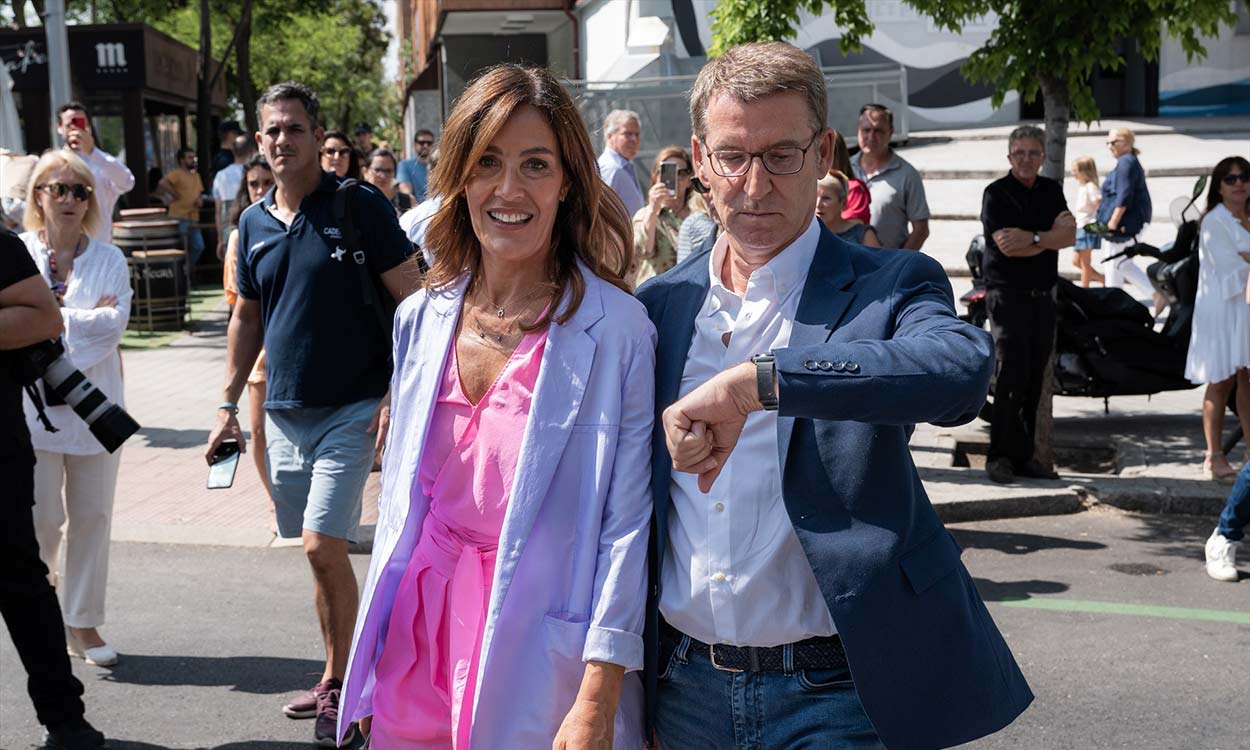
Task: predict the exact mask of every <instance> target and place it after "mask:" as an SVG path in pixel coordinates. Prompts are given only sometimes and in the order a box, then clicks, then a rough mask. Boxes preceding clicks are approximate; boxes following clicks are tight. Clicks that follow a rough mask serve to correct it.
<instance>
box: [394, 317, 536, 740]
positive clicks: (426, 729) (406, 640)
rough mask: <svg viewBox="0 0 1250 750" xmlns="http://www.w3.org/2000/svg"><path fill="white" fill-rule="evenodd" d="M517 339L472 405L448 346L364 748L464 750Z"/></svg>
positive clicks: (514, 413)
mask: <svg viewBox="0 0 1250 750" xmlns="http://www.w3.org/2000/svg"><path fill="white" fill-rule="evenodd" d="M546 341H547V333H546V330H545V329H542V330H539V331H534V332H532V333H530V334H528V335H526V336H525V338H524V339H522V340H521V343H520V344H518V345H517V348H516V351H514V352H513V354H512V357H511V358H510V359H509V360H508V362H507V364H505V365H504V367H503V369H502V370H501V371H500V373H499V377H498V379H497V380H496V381H495V382H494V384H492V385H491V387H490V388H489V389H487V391H486V393H485V394H484V395H483V396H482V398H481V400H480V401H479V402H478V403H477V404H476V405H474V404H472V403H470V401H469V399H468V398H467V397H465V395H464V392H463V390H461V386H460V370H459V366H458V362H457V360H456V347H455V344H454V342H453V345H452V346H451V351H450V352H449V353H448V355H447V356H448V360H449V362H448V363H447V367H445V368H443V369H444V375H443V381H442V384H441V385H440V387H439V393H438V399H437V402H436V405H435V408H434V412H433V414H432V415H431V417H430V429H429V434H428V436H427V437H426V443H425V450H424V452H423V454H422V458H421V466H420V467H419V468H418V470H417V476H416V480H415V481H414V482H413V487H412V492H413V494H414V495H415V493H417V492H421V493H423V494H424V495H425V497H427V498H429V500H430V509H429V512H428V514H427V515H426V517H425V523H424V525H423V526H422V529H421V537H420V540H419V541H418V542H417V546H416V548H415V549H414V550H413V553H412V558H411V560H410V561H409V563H408V568H407V570H406V571H405V573H404V577H403V579H402V581H401V582H400V584H399V591H398V595H397V596H396V599H395V605H394V608H393V609H392V610H391V618H390V625H389V627H388V629H387V636H386V645H385V646H384V647H383V649H382V654H381V656H380V657H379V658H378V663H377V667H376V670H375V675H376V678H377V682H376V687H375V689H374V695H373V725H372V729H371V731H372V739H371V746H372V747H375V748H378V750H418V749H419V750H447V749H449V748H458V749H459V750H467V748H468V747H469V729H470V726H471V724H472V712H473V708H472V707H473V695H474V692H475V690H476V682H477V670H478V652H479V651H480V650H481V645H482V632H483V630H484V628H485V626H486V609H487V606H488V604H489V601H490V588H491V581H492V580H493V579H494V572H495V550H496V547H497V546H498V544H499V533H500V530H501V529H502V528H503V520H504V513H505V512H506V511H507V508H508V498H509V497H510V496H511V493H512V480H513V475H514V474H515V471H516V464H517V456H518V455H519V453H520V449H521V438H522V436H523V435H524V434H525V422H526V418H527V417H528V416H529V410H530V401H531V399H532V397H533V394H534V386H535V383H536V382H537V381H538V369H539V366H540V364H541V363H542V355H543V348H544V347H545V345H546Z"/></svg>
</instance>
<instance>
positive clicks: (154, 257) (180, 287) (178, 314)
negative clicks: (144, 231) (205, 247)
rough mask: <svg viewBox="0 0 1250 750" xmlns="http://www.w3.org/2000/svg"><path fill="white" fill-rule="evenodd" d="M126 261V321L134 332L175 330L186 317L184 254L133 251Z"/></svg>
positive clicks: (167, 251) (176, 251)
mask: <svg viewBox="0 0 1250 750" xmlns="http://www.w3.org/2000/svg"><path fill="white" fill-rule="evenodd" d="M127 262H128V263H129V264H130V288H131V289H133V290H134V297H133V298H131V301H130V323H129V325H128V327H129V328H130V329H132V330H136V331H178V330H181V329H182V327H183V323H184V321H185V320H186V316H187V270H186V263H187V254H186V253H184V252H183V251H181V250H135V251H133V252H131V254H130V257H129V258H128V259H127Z"/></svg>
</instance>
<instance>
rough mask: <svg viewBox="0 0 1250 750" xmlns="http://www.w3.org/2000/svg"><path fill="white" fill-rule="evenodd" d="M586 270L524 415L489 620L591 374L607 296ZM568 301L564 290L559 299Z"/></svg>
mask: <svg viewBox="0 0 1250 750" xmlns="http://www.w3.org/2000/svg"><path fill="white" fill-rule="evenodd" d="M582 274H583V275H584V276H585V277H586V278H587V280H588V282H587V284H586V294H585V296H584V297H583V298H582V304H581V306H580V307H578V309H577V313H576V314H575V315H574V316H573V317H572V318H571V319H570V320H569V321H568V322H567V323H565V324H564V325H560V324H557V323H555V322H554V321H553V322H552V323H551V326H550V327H549V328H548V329H547V345H546V347H545V348H544V350H543V361H542V366H541V368H540V370H539V373H538V382H537V383H536V384H535V388H534V398H533V401H532V402H531V404H530V413H529V418H528V419H527V420H526V425H525V437H524V438H523V439H522V441H521V453H520V456H519V458H518V459H517V467H516V479H515V483H514V484H513V487H512V497H511V498H509V501H508V510H507V513H506V514H505V517H504V522H503V529H502V531H501V533H500V537H499V555H498V558H497V560H496V566H495V571H496V572H495V585H494V587H493V591H492V594H491V612H490V614H489V615H488V617H489V618H491V619H490V621H491V622H493V617H494V615H496V614H498V608H499V607H500V606H502V604H503V597H504V594H506V593H507V588H508V584H509V583H510V582H511V580H512V573H513V571H514V569H515V568H516V564H517V562H518V561H519V559H520V555H521V552H522V550H523V549H524V547H525V542H526V540H527V539H528V538H529V535H530V530H531V529H533V527H534V520H535V519H536V518H537V517H538V511H539V510H540V508H541V507H542V502H543V500H544V499H545V498H546V497H547V494H548V491H549V490H550V487H551V481H552V478H553V477H554V476H555V471H556V467H557V466H559V464H560V458H561V456H563V454H564V448H565V446H566V445H568V442H569V436H570V435H572V433H573V424H574V423H575V421H576V419H577V414H578V412H579V410H580V409H581V405H582V397H583V396H584V395H585V392H586V383H587V382H589V380H590V369H591V366H592V364H593V363H594V359H595V347H596V345H595V340H594V339H593V338H591V336H590V334H588V333H587V332H586V329H587V328H589V327H590V326H591V325H593V324H594V323H595V322H596V321H598V320H599V319H600V318H602V317H603V302H602V299H601V298H600V293H601V292H600V290H599V288H598V283H600V282H598V280H597V279H595V277H594V275H593V274H592V273H591V271H590V270H589V269H588V268H586V267H585V266H582ZM567 302H568V297H567V295H566V297H565V299H564V300H562V301H561V304H562V305H563V304H567Z"/></svg>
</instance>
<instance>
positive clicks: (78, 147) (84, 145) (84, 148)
mask: <svg viewBox="0 0 1250 750" xmlns="http://www.w3.org/2000/svg"><path fill="white" fill-rule="evenodd" d="M65 145H67V146H69V147H70V148H71V149H73V150H74V151H81V152H83V153H84V154H89V153H91V152H92V151H95V138H92V137H91V131H90V130H79V129H78V128H75V127H73V126H70V127H68V128H66V130H65Z"/></svg>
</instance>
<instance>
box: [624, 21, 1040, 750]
mask: <svg viewBox="0 0 1250 750" xmlns="http://www.w3.org/2000/svg"><path fill="white" fill-rule="evenodd" d="M690 110H691V124H692V130H693V131H694V137H693V139H692V147H693V154H694V161H695V169H696V173H697V175H698V177H699V179H700V181H701V182H702V183H703V184H704V185H706V186H708V188H709V191H710V195H709V197H710V198H711V200H712V203H713V205H714V206H715V208H716V210H717V211H718V213H719V215H720V217H721V219H722V222H723V225H724V233H723V235H722V237H721V238H720V240H719V241H718V242H717V243H716V245H715V246H714V247H713V249H712V250H711V251H710V252H704V253H700V254H698V255H695V256H692V257H691V258H689V259H687V260H686V261H685V262H683V263H681V264H679V265H678V266H677V267H676V268H674V269H673V270H672V271H670V272H669V273H666V274H664V275H662V276H659V277H657V278H655V279H652V280H651V281H649V282H648V283H646V284H645V285H643V286H642V287H641V288H640V289H639V290H638V297H639V298H640V299H641V300H642V302H643V303H644V304H645V305H646V307H647V310H648V313H649V315H650V317H651V320H652V321H653V322H654V323H655V326H656V329H657V330H658V333H659V344H658V348H657V351H656V371H657V372H656V409H657V419H656V431H655V437H654V444H653V472H652V490H653V494H654V499H655V525H654V532H653V534H652V555H651V560H650V564H651V571H650V572H651V576H652V581H653V585H652V586H651V588H650V590H649V599H650V601H649V607H648V620H647V634H646V635H647V637H646V645H647V653H646V663H647V687H648V697H649V709H650V710H649V723H650V729H651V730H652V731H653V733H654V734H653V740H654V741H657V742H658V744H659V745H660V746H661V747H663V748H665V750H668V749H669V748H677V749H679V750H705V749H706V750H730V749H733V750H747V749H748V748H750V749H753V750H755V749H758V750H786V749H787V748H800V747H802V748H881V747H886V748H889V749H890V750H912V749H917V750H919V749H921V748H943V747H950V746H953V745H958V744H960V743H964V742H968V741H971V740H973V739H976V738H978V737H981V736H984V735H986V734H989V733H991V732H995V731H997V730H998V729H1000V728H1002V727H1004V726H1006V725H1007V724H1009V723H1010V722H1011V721H1012V720H1013V719H1014V718H1015V717H1016V716H1018V715H1019V714H1020V713H1021V712H1022V711H1024V709H1025V708H1026V707H1027V706H1028V704H1029V703H1030V701H1031V700H1032V698H1033V695H1032V693H1031V692H1030V691H1029V687H1028V685H1027V684H1026V682H1025V680H1024V677H1023V675H1022V674H1021V673H1020V670H1019V668H1018V667H1017V665H1016V663H1015V660H1014V659H1013V657H1012V654H1011V651H1010V650H1009V649H1008V647H1007V644H1006V643H1005V642H1004V641H1003V638H1002V636H1001V635H1000V634H999V632H998V629H997V628H996V627H995V625H994V622H993V620H992V619H991V618H990V615H989V613H988V612H987V611H986V609H985V605H984V604H983V603H982V601H981V598H980V596H979V595H978V594H977V591H976V588H975V587H974V585H973V582H972V579H971V577H969V575H968V572H967V570H966V569H965V568H964V567H963V565H962V563H961V562H960V559H959V555H960V549H959V546H958V545H957V544H956V543H955V541H954V539H953V538H952V537H951V535H950V534H949V533H948V532H947V531H946V529H945V528H944V527H943V526H942V523H941V521H940V520H939V519H938V517H937V514H936V513H935V512H934V510H933V506H932V505H931V504H930V502H929V499H928V498H927V497H926V496H925V492H924V488H923V486H922V485H921V482H920V478H919V476H918V475H917V472H916V469H915V466H914V465H913V463H912V460H911V454H910V452H909V450H908V445H907V444H908V440H909V438H910V436H911V432H912V426H913V425H914V424H915V423H917V422H932V423H935V424H939V425H955V424H961V423H964V422H968V421H970V420H971V419H973V417H974V416H975V415H976V413H977V411H978V409H979V408H980V407H981V405H982V404H983V403H984V399H985V393H986V390H987V388H988V384H989V378H990V373H991V369H992V367H993V356H994V355H993V344H992V341H991V339H990V337H989V336H988V335H987V334H986V333H985V332H984V331H982V330H980V329H977V328H974V327H972V326H970V325H967V324H965V323H963V322H961V321H960V320H959V319H958V318H956V317H955V314H954V305H953V300H952V295H951V290H950V285H949V283H948V282H947V279H946V276H945V273H944V272H943V270H942V268H941V266H939V265H938V264H937V263H936V262H934V261H933V260H932V259H930V258H928V257H926V256H924V255H921V254H920V253H916V252H909V251H900V250H872V249H866V248H863V247H861V246H858V245H851V244H848V243H845V242H843V241H841V240H839V239H838V238H836V237H834V236H833V235H832V234H830V233H829V232H828V231H827V230H826V229H825V228H824V227H823V226H822V225H821V223H820V222H819V221H817V220H815V219H814V213H815V202H816V180H817V178H818V177H820V176H821V175H823V174H825V173H826V172H827V170H828V169H829V167H830V164H831V162H832V154H833V135H832V132H831V131H830V130H829V129H828V128H827V126H826V124H825V112H826V99H825V87H824V81H823V79H822V77H821V74H820V69H819V68H818V67H816V65H815V63H814V62H813V61H812V59H811V58H810V57H809V56H808V55H806V54H805V53H803V52H802V51H801V50H799V49H797V48H795V47H792V46H790V45H788V44H784V43H778V42H774V43H761V44H750V45H743V46H740V47H735V48H733V49H731V50H729V51H728V52H727V53H726V54H725V55H724V56H722V57H720V58H718V59H716V60H713V61H711V62H709V63H708V64H707V65H706V66H705V67H704V68H703V70H702V72H701V73H700V75H699V78H698V81H697V82H696V84H695V87H694V90H693V92H692V94H691V106H690Z"/></svg>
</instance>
